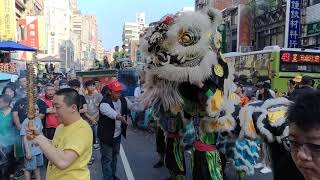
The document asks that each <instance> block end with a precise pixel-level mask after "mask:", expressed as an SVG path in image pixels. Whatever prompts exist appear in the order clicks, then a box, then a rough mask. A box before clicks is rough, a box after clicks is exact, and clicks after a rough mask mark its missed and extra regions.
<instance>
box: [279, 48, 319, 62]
mask: <svg viewBox="0 0 320 180" xmlns="http://www.w3.org/2000/svg"><path fill="white" fill-rule="evenodd" d="M280 58H281V62H284V63H316V64H318V63H319V64H320V54H319V53H309V52H288V51H281V53H280Z"/></svg>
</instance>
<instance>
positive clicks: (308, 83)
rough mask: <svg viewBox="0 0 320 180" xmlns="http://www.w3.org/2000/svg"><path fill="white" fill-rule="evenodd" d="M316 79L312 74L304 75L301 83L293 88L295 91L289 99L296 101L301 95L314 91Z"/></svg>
mask: <svg viewBox="0 0 320 180" xmlns="http://www.w3.org/2000/svg"><path fill="white" fill-rule="evenodd" d="M313 85H314V80H313V79H312V77H310V76H303V77H302V80H301V83H300V85H299V86H298V87H297V88H295V89H294V90H293V92H292V93H291V94H290V96H289V100H291V101H296V100H297V99H298V98H299V96H301V95H303V94H306V93H312V92H313V91H314V88H313Z"/></svg>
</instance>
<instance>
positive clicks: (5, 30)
mask: <svg viewBox="0 0 320 180" xmlns="http://www.w3.org/2000/svg"><path fill="white" fill-rule="evenodd" d="M15 14H16V13H15V0H0V41H15V40H16V19H15Z"/></svg>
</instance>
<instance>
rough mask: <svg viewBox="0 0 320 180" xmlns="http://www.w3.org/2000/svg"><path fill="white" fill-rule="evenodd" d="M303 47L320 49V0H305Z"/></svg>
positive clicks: (303, 10)
mask: <svg viewBox="0 0 320 180" xmlns="http://www.w3.org/2000/svg"><path fill="white" fill-rule="evenodd" d="M302 17H303V18H302V23H301V24H302V47H303V48H311V49H320V0H303V9H302Z"/></svg>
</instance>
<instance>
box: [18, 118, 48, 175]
mask: <svg viewBox="0 0 320 180" xmlns="http://www.w3.org/2000/svg"><path fill="white" fill-rule="evenodd" d="M28 122H29V119H25V120H24V121H23V123H22V125H21V130H20V135H21V136H22V141H23V145H24V155H25V163H24V166H25V170H24V176H25V180H31V174H32V172H34V176H35V178H36V180H40V179H41V176H40V167H41V166H43V152H42V150H41V148H40V146H39V145H37V144H35V143H33V142H32V141H29V140H28V139H27V128H28ZM33 124H34V127H35V129H36V131H37V133H40V134H41V133H42V129H43V126H42V122H41V119H40V118H38V117H37V116H36V118H35V119H34V121H33Z"/></svg>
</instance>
